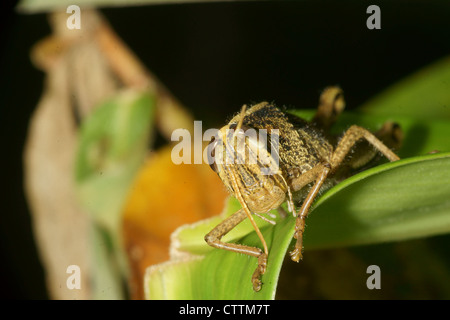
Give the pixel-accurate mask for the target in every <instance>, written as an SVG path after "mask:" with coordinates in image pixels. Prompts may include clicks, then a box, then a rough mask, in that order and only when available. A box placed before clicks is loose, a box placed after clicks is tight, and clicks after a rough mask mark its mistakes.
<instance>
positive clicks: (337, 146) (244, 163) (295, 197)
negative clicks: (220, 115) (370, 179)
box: [205, 87, 401, 291]
mask: <svg viewBox="0 0 450 320" xmlns="http://www.w3.org/2000/svg"><path fill="white" fill-rule="evenodd" d="M343 108H344V100H343V96H342V91H341V90H340V89H339V88H337V87H330V88H327V89H326V90H324V92H323V93H322V95H321V99H320V103H319V108H318V111H317V113H316V115H315V117H314V118H313V120H312V121H311V122H307V121H305V120H303V119H301V118H298V117H296V116H293V115H290V114H288V113H284V112H282V111H281V110H280V109H278V108H276V107H275V106H274V105H272V104H270V103H267V102H262V103H259V104H257V105H254V106H252V107H250V108H249V109H246V106H244V107H243V110H242V111H241V113H240V114H238V115H236V116H235V117H234V118H233V119H231V121H230V122H229V124H228V125H227V126H225V127H223V128H222V129H221V130H220V131H219V133H218V135H217V137H215V139H213V140H212V142H211V144H210V146H209V148H210V151H211V152H212V153H213V154H214V152H215V151H216V149H219V150H220V154H221V155H222V152H223V155H224V157H225V156H226V155H225V154H226V151H227V150H228V151H230V150H233V152H229V155H231V157H232V158H233V159H234V160H240V161H235V162H234V163H218V164H216V163H214V164H212V168H213V169H214V170H215V171H216V172H217V174H218V175H219V177H220V178H221V179H222V181H223V182H224V184H225V186H226V187H227V188H228V190H229V191H230V192H231V193H232V194H233V195H234V196H235V197H236V198H237V199H238V200H239V202H240V203H241V205H242V209H241V210H239V211H238V212H236V213H235V214H234V215H232V216H230V217H229V218H227V219H225V220H224V221H223V222H222V223H220V224H219V225H218V226H217V227H216V228H214V229H213V230H212V231H211V232H210V233H208V234H207V235H206V236H205V240H206V242H207V243H208V244H209V245H211V246H214V247H216V248H220V249H226V250H230V251H234V252H240V253H244V254H248V255H252V256H254V257H257V258H258V267H257V268H256V270H255V272H254V274H253V277H252V283H253V289H254V290H255V291H258V290H260V289H261V276H262V274H264V272H265V269H266V265H267V257H268V254H269V252H268V248H267V245H266V242H265V240H264V238H263V236H262V234H261V232H260V231H259V229H258V227H257V225H256V223H255V221H254V218H253V215H257V216H259V217H260V218H262V219H264V220H267V221H269V222H272V221H270V220H269V219H267V218H265V217H264V216H262V215H261V214H265V213H268V212H269V211H271V210H273V209H278V208H279V207H280V205H281V204H282V203H283V202H285V201H286V202H287V204H288V208H289V211H290V212H292V213H293V215H294V216H295V217H296V228H295V233H294V235H293V236H294V238H296V239H297V242H296V245H295V248H294V250H293V251H292V252H290V255H291V259H292V260H294V261H296V262H298V261H299V260H300V259H301V258H302V248H303V242H302V236H303V231H304V228H305V218H306V216H307V214H308V212H309V209H310V207H311V205H312V203H313V201H314V199H315V197H316V196H317V194H318V193H319V191H320V190H321V188H323V187H324V186H326V185H327V182H329V183H328V184H333V183H334V182H335V180H336V179H335V178H336V177H337V178H342V177H343V176H345V174H347V172H349V171H351V170H354V169H356V168H359V167H361V166H363V165H365V164H366V163H367V162H369V161H370V160H371V159H372V158H373V157H374V156H376V154H377V152H376V151H380V152H381V153H382V154H383V155H385V156H386V157H387V158H388V159H389V160H390V161H395V160H398V159H399V158H398V157H397V156H396V155H395V154H394V153H393V152H392V151H391V150H390V149H389V148H388V147H387V146H386V145H385V144H383V142H381V141H380V140H379V139H381V140H384V141H387V142H388V144H389V145H390V146H391V147H397V146H398V144H399V143H400V140H401V137H400V130H399V129H398V126H395V125H393V124H391V123H387V124H385V125H384V126H383V128H382V129H380V130H379V131H378V132H377V133H375V135H374V134H372V133H370V132H369V131H367V130H366V129H364V128H361V127H358V126H351V127H350V128H349V129H348V130H347V131H346V132H345V133H344V134H343V136H342V137H341V138H340V140H339V141H338V142H335V141H333V138H330V137H329V136H328V134H327V131H328V129H329V128H330V126H331V125H332V124H333V123H334V122H335V120H336V118H337V116H338V115H339V113H341V112H342V110H343ZM229 129H234V130H233V131H232V133H229ZM239 129H243V131H244V132H245V131H248V129H255V130H257V131H258V130H261V129H265V130H267V134H268V135H267V136H268V143H267V145H262V144H261V143H259V142H258V141H256V139H255V138H254V137H244V138H242V133H239V132H241V131H239ZM274 129H277V130H278V131H277V133H278V135H277V137H278V142H279V143H278V144H277V145H276V146H277V148H269V146H271V147H272V146H273V141H271V139H270V134H271V133H272V132H275V130H274ZM377 137H378V138H377ZM238 138H241V139H240V140H239V139H238ZM360 140H366V142H362V143H359V142H360ZM239 141H240V143H241V144H243V145H242V147H243V148H241V149H239V147H238V144H239ZM336 141H337V140H336ZM367 142H368V143H367ZM218 143H223V145H224V149H220V148H217V145H218ZM369 144H370V145H372V146H369ZM355 146H360V149H359V151H354V150H353V149H354V147H355ZM368 147H369V148H368ZM373 147H375V149H376V150H375V149H374V148H373ZM230 148H234V149H230ZM350 151H353V152H354V153H353V154H354V155H355V154H356V155H359V156H358V157H352V158H351V159H347V157H346V156H347V155H348V154H349V153H350ZM263 156H266V157H268V158H270V159H271V160H274V159H278V164H279V166H278V167H277V170H276V171H275V172H273V173H272V174H270V175H267V174H262V172H263V169H264V168H266V167H267V165H265V164H263V163H262V161H259V160H261V159H262V158H263ZM251 160H256V161H253V162H252V161H251ZM294 202H299V203H301V207H300V210H299V211H298V212H296V211H295V206H294ZM245 218H248V219H250V221H251V223H252V225H253V227H254V228H255V231H256V232H257V234H258V236H259V238H260V239H261V242H262V244H263V247H264V250H261V249H259V248H256V247H249V246H245V245H240V244H234V243H224V242H222V241H220V239H221V238H222V237H223V236H224V235H225V234H227V233H228V232H229V231H230V230H232V229H233V228H234V227H235V226H236V225H237V224H239V223H240V222H242V221H243V220H244V219H245ZM272 223H274V222H272Z"/></svg>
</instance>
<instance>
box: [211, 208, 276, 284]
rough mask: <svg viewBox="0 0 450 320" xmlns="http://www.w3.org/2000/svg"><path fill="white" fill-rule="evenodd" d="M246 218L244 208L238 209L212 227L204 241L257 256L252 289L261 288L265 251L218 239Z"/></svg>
mask: <svg viewBox="0 0 450 320" xmlns="http://www.w3.org/2000/svg"><path fill="white" fill-rule="evenodd" d="M245 218H247V214H246V213H245V211H244V209H240V210H239V211H237V212H236V213H234V214H233V215H231V216H229V217H228V218H227V219H225V220H224V221H222V222H221V223H219V224H218V225H217V226H216V227H215V228H214V229H212V230H211V231H210V232H209V233H208V234H207V235H206V236H205V241H206V243H207V244H208V245H210V246H212V247H215V248H218V249H224V250H228V251H233V252H237V253H243V254H246V255H250V256H253V257H256V258H258V267H257V268H256V270H255V272H254V273H253V276H252V283H253V290H255V291H259V290H261V276H262V275H263V274H264V272H265V271H266V266H267V253H265V252H263V251H262V250H261V249H259V248H256V247H250V246H246V245H242V244H236V243H226V242H223V241H220V239H222V237H223V236H224V235H226V234H227V233H228V232H230V231H231V230H232V229H233V228H234V227H236V226H237V225H238V224H239V223H241V222H242V221H244V220H245Z"/></svg>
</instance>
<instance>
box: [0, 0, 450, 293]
mask: <svg viewBox="0 0 450 320" xmlns="http://www.w3.org/2000/svg"><path fill="white" fill-rule="evenodd" d="M75 2H76V1H75ZM75 2H74V3H75ZM371 4H376V5H378V6H379V7H380V8H381V30H368V29H367V27H366V20H367V18H368V17H369V15H368V14H367V13H366V9H367V7H368V6H369V5H371ZM1 5H2V6H3V7H2V8H1V12H2V17H0V20H1V22H0V30H1V33H0V49H1V51H0V108H1V109H0V114H1V118H0V119H1V125H0V139H1V146H2V156H1V157H0V158H1V166H0V171H1V183H2V190H1V203H0V208H1V212H0V296H1V297H2V298H3V297H6V298H13V299H14V298H19V299H46V298H48V296H47V293H46V291H45V284H44V280H43V279H44V272H43V269H42V266H41V265H40V262H39V258H38V255H37V253H36V248H35V244H34V239H33V235H32V231H31V225H30V215H29V212H28V207H27V203H26V200H25V197H24V194H23V190H22V179H23V174H22V151H23V144H24V141H25V138H26V132H27V126H28V121H29V119H30V116H31V114H32V112H33V110H34V108H35V106H36V104H37V102H38V100H39V98H40V95H41V92H42V89H43V80H44V74H43V73H42V72H40V71H39V70H37V69H35V68H34V67H33V66H32V65H31V63H30V60H29V50H30V48H31V46H32V45H33V44H34V43H35V42H36V41H37V40H39V39H41V38H43V37H44V36H46V35H48V34H49V33H50V29H49V26H48V23H47V20H46V16H45V15H43V14H36V15H19V14H17V13H15V12H14V11H13V10H12V8H13V5H14V3H13V2H5V1H2V4H1ZM102 12H103V13H104V14H105V16H106V17H107V19H108V20H109V21H110V23H111V25H112V26H113V27H114V28H115V30H116V31H117V32H118V34H119V35H120V36H121V37H122V38H123V39H124V41H125V42H126V43H127V44H128V45H129V46H130V47H131V48H132V49H133V50H134V51H135V53H136V54H137V55H138V56H139V57H140V59H142V61H143V62H144V63H145V64H146V66H147V67H148V68H149V69H150V70H152V71H153V72H154V73H155V74H156V75H157V76H158V77H159V78H160V80H161V81H162V82H163V83H164V84H165V85H166V86H167V87H168V88H169V89H170V90H171V91H172V93H173V94H174V95H175V96H176V97H177V98H178V99H179V100H181V102H183V103H184V104H185V105H186V106H188V107H189V108H190V109H191V110H192V111H193V113H194V115H195V117H196V119H199V120H206V121H207V125H209V126H215V127H217V126H219V125H222V124H223V123H225V120H226V119H227V118H228V117H229V116H230V114H231V113H234V112H236V111H238V110H239V108H240V106H241V105H242V104H244V103H249V102H258V101H260V100H270V101H276V103H277V104H279V105H287V106H295V107H297V108H314V107H315V106H316V105H317V99H318V96H319V93H320V90H321V89H323V88H324V87H325V86H327V85H332V84H339V85H340V86H341V87H342V88H343V89H344V91H345V96H346V101H347V106H348V108H353V107H356V106H358V105H360V104H362V103H363V102H365V101H366V100H367V99H369V98H370V97H371V96H373V95H374V94H376V93H378V92H380V91H382V90H383V89H385V88H386V87H387V86H389V85H390V84H393V83H395V82H396V81H398V80H400V79H402V78H403V77H405V76H407V75H408V74H410V73H411V72H414V71H415V70H417V69H419V68H421V67H423V66H426V65H427V64H429V63H431V62H433V61H435V60H437V59H439V58H442V57H444V56H446V55H448V54H449V53H450V37H449V36H450V4H448V1H375V2H373V1H371V2H369V1H317V0H314V1H312V0H311V1H298V2H297V1H290V2H284V1H275V2H243V3H233V2H226V3H214V4H184V5H167V6H165V5H164V6H162V5H161V6H147V7H134V8H120V9H118V8H114V9H112V8H111V9H104V10H102Z"/></svg>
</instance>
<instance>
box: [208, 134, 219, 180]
mask: <svg viewBox="0 0 450 320" xmlns="http://www.w3.org/2000/svg"><path fill="white" fill-rule="evenodd" d="M218 142H219V139H218V138H217V137H216V136H214V137H212V138H211V141H210V142H209V144H208V164H209V166H210V167H211V169H212V170H213V171H214V172H216V173H217V171H218V168H217V164H216V158H215V157H216V147H217V144H218Z"/></svg>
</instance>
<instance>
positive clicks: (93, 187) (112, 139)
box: [75, 90, 155, 230]
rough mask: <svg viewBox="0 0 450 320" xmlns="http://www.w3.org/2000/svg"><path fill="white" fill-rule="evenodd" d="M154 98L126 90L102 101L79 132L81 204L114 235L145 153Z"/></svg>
mask: <svg viewBox="0 0 450 320" xmlns="http://www.w3.org/2000/svg"><path fill="white" fill-rule="evenodd" d="M154 108H155V101H154V98H153V97H152V96H151V95H150V94H148V93H146V92H144V93H142V92H138V91H132V90H127V91H124V92H121V93H119V94H118V95H117V96H115V97H114V98H112V99H110V100H109V101H106V102H104V103H103V104H102V105H100V106H99V107H98V108H96V109H95V110H94V112H93V113H92V114H91V115H90V116H89V118H88V119H86V120H85V121H84V122H83V124H82V126H81V129H80V134H79V147H78V151H77V154H76V159H75V182H76V188H77V193H78V195H79V199H80V201H81V203H82V204H83V205H84V206H85V207H86V208H88V210H89V212H90V213H91V214H92V216H93V218H94V219H95V220H96V221H97V222H98V223H100V224H101V225H103V226H104V227H106V228H108V229H110V230H115V229H116V228H117V225H118V224H119V218H120V210H121V207H122V203H123V201H124V199H125V197H126V195H127V192H128V188H129V186H130V184H131V182H132V180H133V179H134V176H135V174H136V172H137V170H138V169H139V167H140V166H141V164H142V162H143V160H144V159H145V156H146V154H147V152H148V145H149V139H150V138H151V137H150V133H151V128H152V123H153V115H154Z"/></svg>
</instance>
